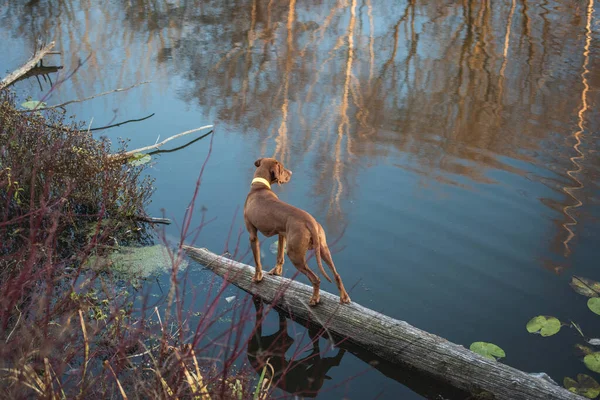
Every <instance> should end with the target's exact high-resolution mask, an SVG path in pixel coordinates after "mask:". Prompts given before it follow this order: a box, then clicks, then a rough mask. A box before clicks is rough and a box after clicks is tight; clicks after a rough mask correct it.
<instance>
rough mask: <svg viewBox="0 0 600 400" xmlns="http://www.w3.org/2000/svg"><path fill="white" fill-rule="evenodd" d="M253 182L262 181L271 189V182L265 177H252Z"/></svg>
mask: <svg viewBox="0 0 600 400" xmlns="http://www.w3.org/2000/svg"><path fill="white" fill-rule="evenodd" d="M252 183H262V184H265V185H267V187H268V188H269V189H271V184H270V183H269V181H268V180H266V179H265V178H254V179H252ZM252 183H251V185H252Z"/></svg>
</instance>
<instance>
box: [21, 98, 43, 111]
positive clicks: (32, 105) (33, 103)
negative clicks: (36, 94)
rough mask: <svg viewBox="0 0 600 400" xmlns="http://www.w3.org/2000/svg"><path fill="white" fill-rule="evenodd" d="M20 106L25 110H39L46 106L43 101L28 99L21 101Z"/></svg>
mask: <svg viewBox="0 0 600 400" xmlns="http://www.w3.org/2000/svg"><path fill="white" fill-rule="evenodd" d="M21 107H23V108H25V109H27V110H35V109H38V110H40V109H42V108H45V107H46V103H44V102H43V101H37V100H29V101H26V102H24V103H21Z"/></svg>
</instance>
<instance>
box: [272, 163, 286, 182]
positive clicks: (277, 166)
mask: <svg viewBox="0 0 600 400" xmlns="http://www.w3.org/2000/svg"><path fill="white" fill-rule="evenodd" d="M282 173H283V167H282V166H281V163H280V162H278V161H275V162H274V163H273V165H272V166H271V182H277V183H281V174H282Z"/></svg>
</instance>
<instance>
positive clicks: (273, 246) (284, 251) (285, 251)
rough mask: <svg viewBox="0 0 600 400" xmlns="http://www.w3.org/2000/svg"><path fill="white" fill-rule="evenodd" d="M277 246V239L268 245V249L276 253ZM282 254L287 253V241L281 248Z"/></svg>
mask: <svg viewBox="0 0 600 400" xmlns="http://www.w3.org/2000/svg"><path fill="white" fill-rule="evenodd" d="M278 247H279V240H276V241H274V242H273V243H271V245H270V246H269V251H270V252H271V253H273V254H277V248H278ZM283 254H287V243H286V245H285V247H284V248H283Z"/></svg>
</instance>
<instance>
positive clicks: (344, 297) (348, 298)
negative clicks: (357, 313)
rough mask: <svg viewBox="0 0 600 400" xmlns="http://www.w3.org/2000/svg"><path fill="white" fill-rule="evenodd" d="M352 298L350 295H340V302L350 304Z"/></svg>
mask: <svg viewBox="0 0 600 400" xmlns="http://www.w3.org/2000/svg"><path fill="white" fill-rule="evenodd" d="M350 302H351V300H350V296H348V295H345V296H342V297H340V304H350Z"/></svg>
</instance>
